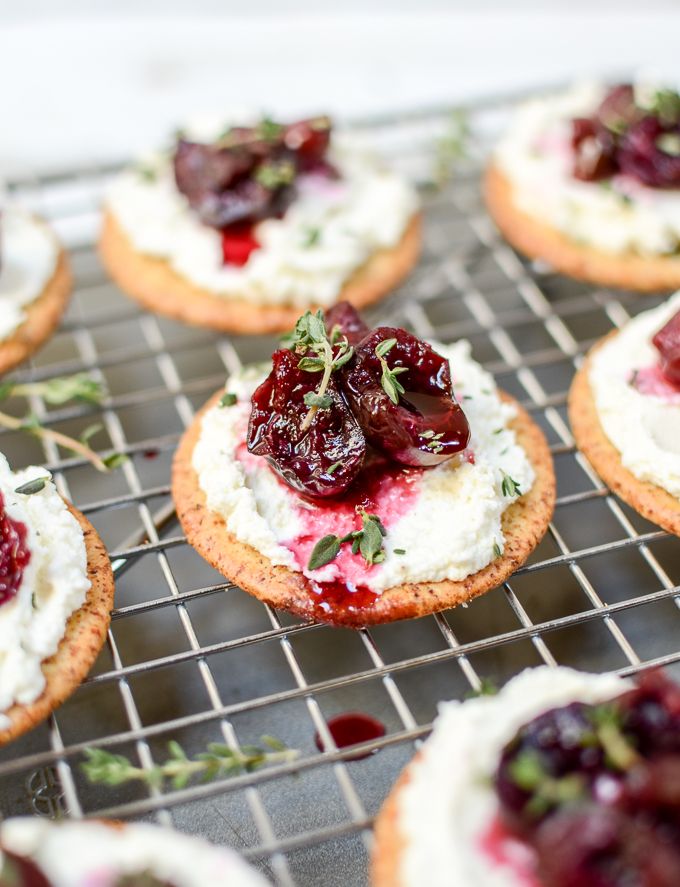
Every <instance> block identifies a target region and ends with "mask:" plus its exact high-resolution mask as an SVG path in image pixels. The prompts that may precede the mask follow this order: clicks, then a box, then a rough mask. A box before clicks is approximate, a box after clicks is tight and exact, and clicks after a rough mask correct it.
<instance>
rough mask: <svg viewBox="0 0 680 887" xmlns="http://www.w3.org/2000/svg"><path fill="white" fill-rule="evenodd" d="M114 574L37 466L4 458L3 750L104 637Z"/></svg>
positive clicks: (76, 676) (83, 523) (57, 696)
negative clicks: (13, 464) (16, 467)
mask: <svg viewBox="0 0 680 887" xmlns="http://www.w3.org/2000/svg"><path fill="white" fill-rule="evenodd" d="M112 607H113V573H112V570H111V564H110V563H109V559H108V556H107V554H106V550H105V548H104V545H103V543H102V541H101V540H100V539H99V537H98V536H97V533H96V532H95V530H94V528H93V527H92V526H91V524H90V523H89V522H88V521H87V519H86V518H85V517H83V515H82V514H80V512H78V511H76V509H75V508H73V506H71V505H69V504H68V503H67V502H65V501H64V500H63V499H62V498H61V496H60V495H59V494H58V493H57V491H56V489H55V487H54V484H53V483H52V480H51V477H50V475H49V474H48V473H47V472H46V471H45V469H43V468H35V467H33V468H25V469H22V470H21V471H18V472H12V471H11V470H10V468H9V466H8V464H7V460H6V459H5V457H4V456H2V455H1V454H0V745H3V744H4V743H6V742H9V741H10V740H12V739H14V738H15V737H17V736H20V735H21V734H22V733H25V732H26V731H27V730H30V729H31V728H32V727H34V726H35V725H36V724H38V723H39V722H40V721H42V720H44V719H45V718H46V717H47V716H48V715H49V714H50V713H51V712H52V711H53V710H54V709H55V708H56V707H57V706H58V705H60V704H61V703H62V702H63V701H64V699H66V697H67V696H68V695H70V693H72V692H73V690H75V689H76V687H77V686H78V685H79V684H80V683H81V682H82V680H83V679H84V677H85V676H86V674H87V672H88V671H89V670H90V668H91V666H92V664H93V663H94V661H95V659H96V658H97V655H98V653H99V651H100V649H101V647H102V645H103V643H104V641H105V640H106V632H107V629H108V626H109V619H110V613H111V609H112Z"/></svg>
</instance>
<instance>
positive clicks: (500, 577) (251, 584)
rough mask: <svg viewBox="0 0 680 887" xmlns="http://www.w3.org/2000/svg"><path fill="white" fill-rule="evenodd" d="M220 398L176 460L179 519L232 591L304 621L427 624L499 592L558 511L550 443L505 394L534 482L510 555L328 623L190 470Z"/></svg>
mask: <svg viewBox="0 0 680 887" xmlns="http://www.w3.org/2000/svg"><path fill="white" fill-rule="evenodd" d="M221 395H222V392H218V393H217V394H216V395H215V396H214V397H213V398H212V399H211V400H210V401H209V402H208V403H207V404H206V405H205V407H204V408H203V409H202V410H201V412H200V413H198V415H197V416H196V418H195V420H194V422H193V423H192V425H191V427H190V428H189V429H188V430H187V431H186V433H185V434H184V436H183V438H182V440H181V441H180V445H179V448H178V450H177V452H176V454H175V459H174V462H173V472H172V494H173V498H174V500H175V506H176V508H177V516H178V518H179V521H180V523H181V525H182V528H183V530H184V532H185V533H186V537H187V540H188V542H189V544H190V545H192V546H193V547H194V548H195V549H196V551H198V553H199V554H200V555H202V556H203V557H204V558H205V559H206V560H207V561H208V563H209V564H211V566H213V567H214V568H215V569H216V570H218V571H219V572H220V573H222V574H223V575H224V576H226V577H227V578H228V579H229V580H231V581H232V582H233V583H234V584H235V585H238V586H239V587H240V588H242V589H243V590H244V591H247V592H248V593H249V594H252V595H254V596H255V597H256V598H259V599H260V600H261V601H264V602H265V603H267V604H270V605H271V606H272V607H276V608H277V609H280V610H289V611H291V612H292V613H296V614H297V615H298V616H302V617H303V618H307V619H319V621H322V622H330V623H331V624H333V625H345V626H347V627H350V628H358V627H360V626H363V625H372V624H377V623H380V622H393V621H395V620H397V619H411V618H415V617H417V616H425V615H427V614H429V613H435V612H437V611H439V610H446V609H448V608H450V607H454V606H456V605H458V604H462V603H464V602H466V601H469V600H471V599H472V598H474V597H476V596H477V595H480V594H483V593H484V592H485V591H489V590H490V589H492V588H496V587H498V586H499V585H500V584H501V583H502V582H504V581H505V580H506V579H507V578H508V576H510V575H511V574H512V573H514V571H515V570H516V569H517V568H518V567H520V566H521V565H522V564H523V563H524V562H525V561H526V559H527V558H528V557H529V555H530V554H531V552H532V551H533V550H534V548H535V547H536V546H537V545H538V543H539V542H540V540H541V539H542V537H543V535H544V534H545V532H546V530H547V528H548V524H549V522H550V518H551V517H552V513H553V509H554V505H555V474H554V471H553V464H552V458H551V455H550V450H549V448H548V444H547V441H546V439H545V437H544V435H543V432H542V431H541V430H540V428H539V427H538V426H537V425H536V424H535V423H534V422H533V421H532V420H531V419H530V417H529V415H528V414H527V412H526V411H525V410H524V409H522V407H521V406H520V405H519V404H518V403H517V402H516V401H515V400H513V398H511V397H509V396H508V395H507V394H501V396H502V398H503V400H504V401H505V402H506V403H511V404H513V405H514V406H515V408H516V409H517V415H516V417H515V419H513V421H512V422H511V423H510V427H511V428H513V429H514V431H515V433H516V435H517V441H518V443H519V444H520V446H522V447H523V449H524V450H525V452H526V453H527V455H528V457H529V459H530V461H531V463H532V465H533V468H534V471H535V473H536V480H535V482H534V485H533V487H532V488H531V490H529V492H528V493H526V494H525V495H524V496H522V497H521V498H520V499H518V500H517V501H516V502H513V504H512V505H511V506H510V507H509V508H508V509H507V510H506V511H505V513H504V515H503V519H502V526H503V533H504V534H505V539H506V543H505V551H504V552H503V555H502V556H501V557H499V558H496V559H495V560H494V561H492V562H491V563H490V564H489V565H488V566H486V567H484V569H482V570H479V571H478V572H477V573H473V574H472V575H471V576H468V577H467V578H465V579H462V580H460V581H453V580H444V581H442V582H408V583H403V584H401V585H395V586H393V587H392V588H388V589H386V590H385V591H383V592H382V593H381V594H380V595H378V596H377V597H376V600H375V602H374V603H371V605H370V606H369V607H366V608H364V609H361V610H340V611H338V612H336V613H334V614H332V615H331V616H330V617H329V615H328V614H327V613H325V612H323V611H322V610H321V608H320V606H319V604H320V601H321V599H320V598H319V596H318V595H317V594H315V592H314V591H313V588H312V583H311V582H310V581H309V579H307V578H306V577H305V576H304V575H303V574H302V573H300V572H296V571H293V570H290V569H288V568H287V567H284V566H278V565H277V566H274V565H273V564H272V563H271V561H270V560H269V559H268V558H267V557H265V556H264V555H262V554H261V553H260V552H259V551H257V550H256V549H254V548H252V547H251V546H250V545H247V544H245V543H243V542H239V541H238V539H236V537H235V536H234V535H233V534H232V533H230V532H229V530H227V527H226V524H225V521H224V519H223V518H222V517H221V516H220V515H219V514H217V513H216V512H214V511H210V510H209V509H208V508H207V506H206V500H205V494H204V493H203V491H202V490H201V488H200V486H199V482H198V476H197V474H196V472H195V471H194V469H193V466H192V464H191V459H192V454H193V451H194V447H195V446H196V443H197V441H198V438H199V435H200V431H201V419H202V416H203V414H204V413H205V412H206V411H207V410H208V409H210V408H211V407H212V406H213V405H214V404H215V403H217V401H218V399H219V398H220V397H221Z"/></svg>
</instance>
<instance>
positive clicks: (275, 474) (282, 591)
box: [173, 303, 555, 626]
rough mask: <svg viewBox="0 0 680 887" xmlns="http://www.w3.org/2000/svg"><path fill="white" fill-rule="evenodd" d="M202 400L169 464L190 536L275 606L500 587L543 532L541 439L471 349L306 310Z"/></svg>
mask: <svg viewBox="0 0 680 887" xmlns="http://www.w3.org/2000/svg"><path fill="white" fill-rule="evenodd" d="M286 345H287V347H281V348H280V349H279V350H277V351H276V352H275V353H274V354H273V356H272V364H271V365H270V366H267V367H265V368H262V367H254V368H250V369H246V370H244V371H243V372H241V373H240V374H238V375H236V376H232V377H231V378H230V380H229V382H228V385H227V390H226V392H225V393H218V394H217V395H215V397H214V398H213V399H212V400H211V401H210V402H209V403H208V404H207V405H206V407H205V408H204V410H203V411H202V412H201V413H200V415H199V416H198V417H197V418H196V420H195V422H194V424H193V425H192V426H191V428H190V429H189V430H188V432H187V433H186V435H185V436H184V438H183V440H182V441H181V444H180V447H179V449H178V452H177V454H176V457H175V463H174V469H173V495H174V499H175V503H176V506H177V512H178V516H179V519H180V521H181V523H182V526H183V528H184V530H185V532H186V534H187V538H188V540H189V542H190V544H191V545H193V546H194V547H195V548H196V550H197V551H198V552H199V553H200V554H202V555H203V557H205V558H206V560H208V561H209V562H210V563H211V564H212V565H213V566H214V567H216V568H217V569H218V570H219V571H220V572H222V573H223V574H224V575H225V576H227V577H228V578H229V579H231V580H232V581H233V582H234V583H236V584H238V585H239V586H241V587H242V588H243V589H244V590H246V591H248V592H250V593H251V594H254V595H255V596H256V597H258V598H260V599H261V600H263V601H266V602H267V603H270V604H272V605H273V606H275V607H279V608H283V609H288V610H291V611H293V612H295V613H297V614H299V615H301V616H303V617H308V618H317V619H320V620H323V621H326V622H330V623H333V624H338V625H349V626H359V625H365V624H370V623H376V622H388V621H392V620H395V619H403V618H408V617H414V616H421V615H424V614H426V613H431V612H434V611H437V610H442V609H445V608H447V607H452V606H455V605H456V604H459V603H461V602H464V601H467V600H469V599H470V598H472V597H474V596H475V595H478V594H481V593H482V592H484V591H487V590H488V589H490V588H494V587H496V586H497V585H499V584H500V583H501V582H503V581H504V580H505V579H506V578H507V577H508V576H509V575H510V574H511V573H512V572H513V570H515V569H517V567H518V566H520V565H521V564H522V563H524V561H525V560H526V558H527V557H528V556H529V554H530V553H531V551H532V550H533V549H534V548H535V546H536V545H537V544H538V542H539V540H540V539H541V537H542V536H543V534H544V533H545V531H546V528H547V526H548V522H549V520H550V517H551V515H552V510H553V506H554V498H555V480H554V474H553V467H552V460H551V457H550V452H549V449H548V446H547V444H546V441H545V438H544V437H543V434H542V433H541V431H540V430H539V429H538V428H537V426H536V425H535V424H534V423H533V422H532V421H531V420H530V419H529V417H528V415H527V414H526V413H525V412H524V410H522V408H521V407H520V406H519V405H518V404H517V403H516V402H515V401H513V400H512V399H511V398H509V397H508V396H507V395H505V394H500V393H499V392H498V391H497V389H496V387H495V385H494V382H493V379H492V377H491V376H490V375H489V374H488V373H487V372H485V371H484V370H483V369H482V368H481V367H480V366H479V364H477V363H475V361H474V360H472V358H471V356H470V346H469V344H468V343H467V342H458V343H456V344H455V345H435V346H433V345H430V344H429V343H427V342H424V341H422V340H421V339H418V338H417V337H416V336H414V335H413V334H411V333H409V332H407V331H406V330H403V329H398V328H393V327H386V326H382V327H377V328H376V329H370V328H368V327H367V326H366V325H365V324H364V322H363V320H362V319H361V317H360V316H359V315H358V314H357V312H356V311H355V310H354V309H353V308H352V307H351V306H350V305H348V304H347V303H343V304H340V305H338V306H336V307H335V308H333V309H331V310H330V311H329V312H328V313H327V314H326V315H325V317H324V316H323V315H322V314H321V312H319V313H317V314H312V313H311V312H307V313H306V314H305V315H303V316H302V317H301V318H300V319H299V320H298V323H297V325H296V327H295V330H294V332H293V334H292V335H291V336H289V337H288V340H287V342H286Z"/></svg>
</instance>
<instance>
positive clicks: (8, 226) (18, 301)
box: [0, 206, 59, 342]
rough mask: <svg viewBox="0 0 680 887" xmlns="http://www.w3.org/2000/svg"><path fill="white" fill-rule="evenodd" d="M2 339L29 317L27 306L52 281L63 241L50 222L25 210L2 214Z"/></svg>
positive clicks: (6, 210) (9, 209) (9, 208)
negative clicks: (49, 226)
mask: <svg viewBox="0 0 680 887" xmlns="http://www.w3.org/2000/svg"><path fill="white" fill-rule="evenodd" d="M0 256H1V261H0V342H2V340H3V339H8V338H9V337H10V336H11V335H12V334H13V333H14V332H15V331H16V330H17V329H18V328H19V327H20V326H21V324H22V323H23V322H24V321H25V320H26V310H25V309H26V308H27V306H29V305H30V304H31V302H34V301H35V300H36V299H37V298H38V296H40V295H41V294H42V292H43V290H44V289H45V287H46V286H47V284H48V283H49V282H50V279H51V277H52V275H53V274H54V271H55V268H56V266H57V259H58V258H59V244H58V243H57V239H56V237H55V236H54V234H53V233H52V231H51V230H50V229H49V228H48V226H47V225H46V224H45V223H44V222H42V221H41V220H40V219H37V218H36V217H35V216H32V215H30V214H29V213H27V212H24V211H23V210H20V209H18V208H16V207H13V206H5V207H4V208H3V210H2V213H1V214H0Z"/></svg>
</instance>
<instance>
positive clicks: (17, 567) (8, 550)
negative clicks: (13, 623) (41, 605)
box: [0, 494, 31, 606]
mask: <svg viewBox="0 0 680 887" xmlns="http://www.w3.org/2000/svg"><path fill="white" fill-rule="evenodd" d="M27 537H28V530H27V528H26V526H25V524H22V523H21V522H20V521H15V520H12V518H11V517H10V516H9V515H8V514H7V511H6V510H5V505H4V499H3V497H2V494H0V606H1V605H2V604H5V603H7V601H9V600H11V599H12V598H13V597H14V596H15V595H16V593H17V592H18V591H19V586H20V585H21V580H22V577H23V575H24V570H25V569H26V567H27V566H28V563H29V561H30V559H31V552H30V551H29V548H28V544H27Z"/></svg>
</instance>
